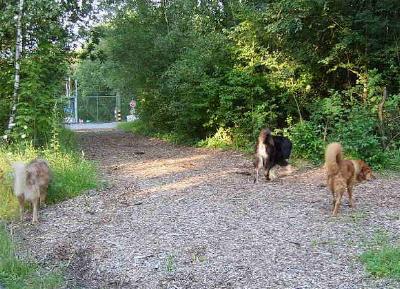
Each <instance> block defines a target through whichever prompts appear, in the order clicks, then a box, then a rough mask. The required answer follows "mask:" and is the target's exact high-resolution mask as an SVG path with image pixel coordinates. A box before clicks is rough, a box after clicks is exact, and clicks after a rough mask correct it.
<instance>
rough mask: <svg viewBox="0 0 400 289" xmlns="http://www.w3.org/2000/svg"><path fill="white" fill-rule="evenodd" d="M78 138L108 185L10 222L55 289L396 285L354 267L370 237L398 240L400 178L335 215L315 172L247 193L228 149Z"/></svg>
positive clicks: (248, 186) (105, 135)
mask: <svg viewBox="0 0 400 289" xmlns="http://www.w3.org/2000/svg"><path fill="white" fill-rule="evenodd" d="M79 141H80V144H81V147H82V149H83V150H84V152H85V156H86V157H87V158H89V159H93V160H95V161H96V162H98V164H99V167H100V170H101V172H102V175H103V177H104V179H105V180H106V181H107V186H106V187H105V188H103V189H101V190H98V191H89V192H87V193H85V194H83V195H81V196H79V197H77V198H74V199H71V200H67V201H65V202H63V203H59V204H57V205H53V206H48V207H47V208H45V209H42V211H41V213H40V217H41V222H40V224H38V225H35V226H33V225H31V224H29V223H28V222H24V223H20V222H15V223H12V224H10V226H11V227H12V229H13V231H14V235H15V238H16V239H17V240H19V241H20V244H21V246H23V247H24V248H26V251H27V252H29V254H30V255H31V256H33V257H34V258H36V259H37V260H38V261H39V262H40V263H42V264H43V265H44V266H47V267H48V268H51V267H53V266H61V267H62V268H64V270H65V271H66V274H67V279H68V283H66V285H65V288H73V287H75V286H77V287H79V288H276V289H278V288H292V289H306V288H313V289H315V288H340V289H353V288H354V289H360V288H371V289H372V288H382V289H383V288H385V289H388V288H400V283H399V281H396V280H392V279H375V278H372V277H369V276H368V274H367V273H366V272H365V270H364V268H363V266H362V264H361V263H360V261H359V255H360V254H361V253H362V252H363V250H365V248H366V246H367V245H368V243H369V242H371V240H373V239H374V238H376V236H377V235H378V234H380V233H382V232H385V234H387V236H389V239H390V240H389V241H390V242H393V243H395V242H397V237H398V232H399V225H400V220H399V219H400V218H399V217H400V213H399V203H400V202H399V198H400V197H399V193H398V188H399V185H400V181H399V179H398V178H397V179H396V178H387V177H386V178H383V177H380V178H378V179H377V180H374V181H371V182H368V183H363V184H360V185H358V186H357V187H356V188H355V193H354V197H355V204H356V208H355V209H351V208H349V206H348V202H347V198H344V201H343V205H342V207H341V210H340V215H339V216H338V217H336V218H334V217H332V216H331V215H330V210H331V194H330V193H329V192H328V190H327V188H326V187H324V186H323V184H324V182H325V181H324V172H323V170H322V169H321V168H319V169H307V170H298V171H295V172H293V173H292V174H291V175H288V176H285V177H283V176H281V177H279V178H278V179H275V180H273V181H271V182H266V181H265V180H262V181H260V183H258V184H254V183H253V178H252V176H251V173H252V162H251V160H250V159H249V157H248V156H245V155H243V154H241V153H238V152H234V151H219V150H210V149H199V148H189V147H183V146H175V145H172V144H168V143H165V142H163V141H160V140H158V139H152V138H146V137H142V136H136V135H131V134H127V133H123V132H120V131H103V132H82V133H80V134H79ZM279 173H281V172H279Z"/></svg>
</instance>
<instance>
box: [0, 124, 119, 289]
mask: <svg viewBox="0 0 400 289" xmlns="http://www.w3.org/2000/svg"><path fill="white" fill-rule="evenodd" d="M65 126H66V127H67V128H69V129H71V130H73V131H100V130H109V129H115V128H117V126H118V122H107V123H72V124H66V125H65ZM0 289H1V288H0Z"/></svg>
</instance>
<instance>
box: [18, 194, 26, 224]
mask: <svg viewBox="0 0 400 289" xmlns="http://www.w3.org/2000/svg"><path fill="white" fill-rule="evenodd" d="M18 202H19V215H20V218H21V221H23V220H24V204H25V198H24V196H23V195H22V196H18Z"/></svg>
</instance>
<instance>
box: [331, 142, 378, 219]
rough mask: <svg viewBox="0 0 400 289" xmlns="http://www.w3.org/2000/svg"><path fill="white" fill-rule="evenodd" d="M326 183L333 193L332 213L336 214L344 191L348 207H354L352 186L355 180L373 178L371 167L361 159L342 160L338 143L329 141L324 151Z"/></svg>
mask: <svg viewBox="0 0 400 289" xmlns="http://www.w3.org/2000/svg"><path fill="white" fill-rule="evenodd" d="M325 168H326V171H327V177H328V178H327V185H328V188H329V189H330V190H331V192H332V195H333V210H332V214H333V215H334V216H336V215H337V213H338V211H339V207H340V203H341V200H342V196H343V193H344V191H345V190H346V189H347V192H348V194H349V203H350V207H354V202H353V186H354V184H356V183H357V182H361V181H364V180H371V179H373V178H375V177H374V176H373V174H372V170H371V168H370V167H369V166H368V165H367V164H366V163H365V162H364V161H362V160H344V159H343V149H342V145H341V144H340V143H331V144H329V145H328V147H327V148H326V151H325Z"/></svg>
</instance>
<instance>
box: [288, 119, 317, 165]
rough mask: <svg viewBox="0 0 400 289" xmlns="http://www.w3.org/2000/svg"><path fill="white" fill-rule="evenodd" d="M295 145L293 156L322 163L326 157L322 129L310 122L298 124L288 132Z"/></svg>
mask: <svg viewBox="0 0 400 289" xmlns="http://www.w3.org/2000/svg"><path fill="white" fill-rule="evenodd" d="M287 136H288V137H289V138H290V140H291V141H292V144H293V150H292V156H293V157H294V158H300V159H307V160H310V161H312V162H313V163H321V161H322V160H323V155H324V141H323V139H322V133H321V132H320V129H319V128H318V127H317V126H316V125H315V124H314V123H313V122H310V121H303V122H298V123H297V124H295V125H292V126H290V127H289V129H288V130H287Z"/></svg>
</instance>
